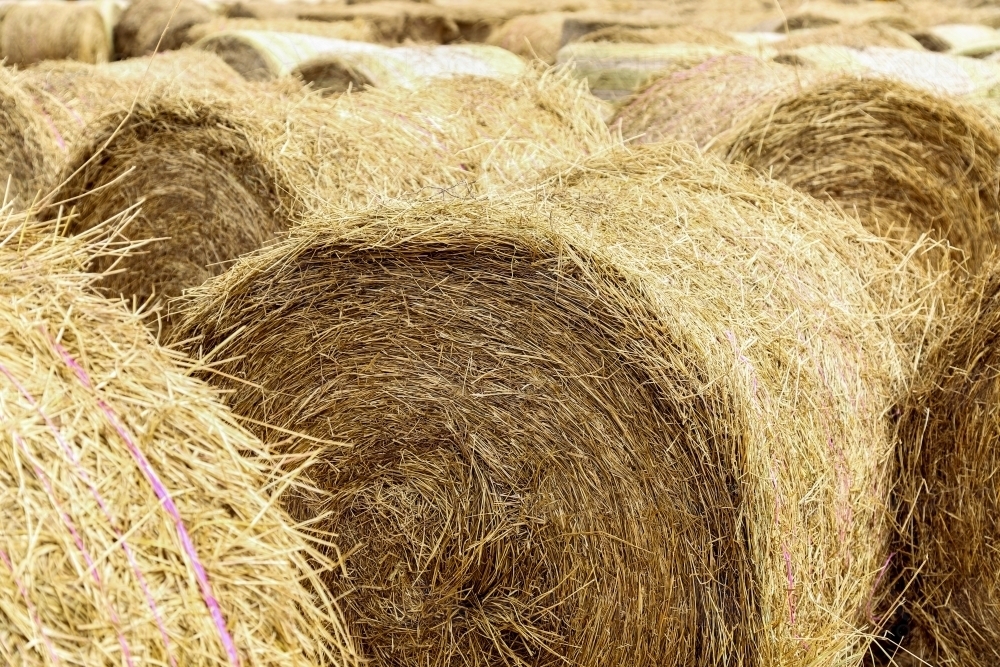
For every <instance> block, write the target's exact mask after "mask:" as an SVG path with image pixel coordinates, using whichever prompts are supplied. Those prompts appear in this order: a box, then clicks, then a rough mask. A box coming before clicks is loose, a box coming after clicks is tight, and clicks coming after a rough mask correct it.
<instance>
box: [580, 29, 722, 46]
mask: <svg viewBox="0 0 1000 667" xmlns="http://www.w3.org/2000/svg"><path fill="white" fill-rule="evenodd" d="M576 41H577V42H608V43H612V44H705V45H709V46H731V47H738V46H741V45H742V42H740V41H739V40H737V39H735V38H734V37H732V36H730V35H728V34H726V33H724V32H720V31H718V30H712V29H711V28H699V27H697V26H677V27H670V28H630V27H626V26H620V25H615V26H611V27H609V28H603V29H601V30H595V31H594V32H588V33H587V34H586V35H583V36H582V37H580V38H579V39H577V40H576Z"/></svg>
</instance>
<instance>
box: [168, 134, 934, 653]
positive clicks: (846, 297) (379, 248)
mask: <svg viewBox="0 0 1000 667" xmlns="http://www.w3.org/2000/svg"><path fill="white" fill-rule="evenodd" d="M900 261H901V260H900V258H898V257H897V256H895V255H894V254H893V253H892V252H891V251H890V250H889V248H888V246H887V245H886V244H885V243H884V242H883V241H880V240H879V239H877V238H876V237H873V236H872V235H870V234H869V233H867V232H865V231H864V230H863V229H862V228H861V227H860V225H858V223H857V222H856V221H853V220H851V219H849V218H844V217H837V216H834V215H832V214H831V213H830V212H829V211H828V210H826V209H825V208H824V207H822V206H820V205H818V204H817V203H816V202H815V201H814V200H812V199H810V198H807V197H804V196H801V195H798V194H796V193H794V192H793V191H792V190H790V189H788V188H786V187H785V186H783V185H781V184H780V183H777V182H775V181H769V180H768V181H766V180H763V179H757V178H755V177H753V176H752V175H751V174H749V173H748V172H745V171H740V170H736V169H732V170H730V169H726V168H724V166H723V165H721V164H719V163H717V162H715V161H708V160H704V159H702V158H701V157H700V156H698V155H696V154H694V153H693V152H691V151H688V150H687V149H684V148H683V147H682V146H679V145H669V144H661V145H659V146H657V147H645V148H644V149H641V150H638V151H636V152H635V153H634V154H631V155H623V154H616V155H609V156H605V157H602V158H598V159H595V160H593V161H591V162H587V163H585V164H584V165H583V166H582V167H581V168H580V169H579V170H578V171H571V172H567V173H564V174H562V175H561V176H560V177H559V178H557V179H554V180H553V181H552V182H551V183H549V184H548V185H546V186H545V187H540V188H537V189H535V190H534V191H532V192H526V193H523V194H518V195H511V194H505V195H503V196H500V195H496V196H494V197H491V198H484V199H456V198H453V197H447V198H438V199H436V200H433V201H426V202H413V201H410V202H407V203H406V204H405V205H388V206H384V207H376V208H374V209H370V210H366V211H361V212H359V213H357V214H354V215H346V216H345V215H341V214H326V215H324V214H317V215H316V217H315V218H313V219H311V220H307V221H305V222H304V223H303V224H302V225H300V226H297V227H295V228H294V229H292V230H291V231H290V232H289V236H288V237H287V238H286V239H284V240H282V241H281V242H279V243H278V244H276V245H275V246H273V247H271V248H269V249H267V250H264V251H262V252H259V253H256V254H254V255H252V256H248V257H244V258H243V259H241V260H240V261H239V262H238V263H237V264H236V265H235V266H234V267H233V268H232V269H231V270H230V271H228V272H227V273H225V274H223V275H222V276H220V277H218V278H216V279H213V280H211V281H209V282H208V283H206V284H205V285H203V286H201V287H199V288H197V289H196V290H193V291H192V292H191V293H189V296H188V298H189V301H188V303H187V306H186V313H185V316H184V319H183V322H182V323H181V324H180V325H179V326H178V328H177V329H175V336H176V339H177V340H184V341H186V342H185V343H184V345H185V346H186V347H188V348H189V349H191V350H192V351H195V352H199V351H200V353H202V354H207V355H209V356H210V357H211V359H212V364H213V370H212V371H211V372H206V376H211V378H212V381H213V382H216V383H218V384H219V385H220V387H223V388H224V389H225V390H226V392H227V393H226V395H227V397H228V400H229V402H230V405H231V406H232V407H233V409H234V411H235V412H236V413H237V414H240V415H244V416H246V417H249V418H250V419H252V420H254V421H253V423H254V424H260V425H261V426H260V427H259V428H258V433H259V434H260V435H261V437H262V438H263V439H264V440H265V442H274V443H276V445H277V443H279V442H280V443H281V444H280V445H277V446H280V447H281V448H282V451H287V452H300V451H301V452H304V451H309V452H313V453H317V445H316V443H315V441H314V440H312V439H310V440H305V439H302V438H300V437H298V438H297V437H291V438H289V437H288V436H287V430H284V429H290V430H294V431H296V432H300V433H303V434H306V435H308V436H310V437H311V438H314V439H335V440H337V441H343V442H346V443H348V444H349V445H350V447H325V448H322V449H321V450H320V451H319V452H318V455H319V456H320V457H321V459H322V460H323V462H324V464H325V465H324V466H323V467H322V468H320V467H315V468H313V469H312V476H311V477H310V479H311V481H312V483H313V485H314V487H315V489H314V490H312V491H310V492H302V493H292V494H289V496H287V497H286V503H287V506H288V507H289V509H290V511H291V512H292V515H293V516H294V517H296V518H298V519H306V518H314V517H318V516H323V517H324V518H323V519H322V522H321V523H318V524H317V529H321V530H323V531H324V532H326V531H329V532H330V533H333V534H336V535H337V536H338V539H339V540H340V542H341V547H342V548H344V549H347V550H348V551H345V553H350V555H349V556H347V557H346V558H345V561H344V567H345V572H346V578H344V577H343V575H338V576H331V577H330V578H328V582H329V585H330V587H331V591H332V593H333V594H339V593H340V592H341V591H344V592H346V591H347V590H351V591H353V593H352V594H351V595H350V596H348V597H347V598H345V600H344V602H343V608H344V613H345V617H346V620H347V622H348V626H349V628H350V631H351V634H352V636H353V637H354V638H355V639H356V640H357V641H358V642H359V648H360V649H361V652H362V654H363V655H364V656H365V657H367V658H369V659H371V660H372V661H373V662H376V663H378V664H393V665H422V666H439V665H451V664H456V663H457V662H461V663H462V664H466V665H482V666H485V665H496V664H518V665H564V664H573V665H583V666H589V665H604V666H610V667H616V666H619V665H621V666H625V665H630V666H631V665H636V664H656V665H665V666H671V665H723V664H741V665H776V664H781V665H790V666H801V665H816V666H818V665H829V664H849V663H852V662H853V661H856V660H857V659H858V657H859V656H860V654H861V652H862V651H863V650H864V647H865V645H866V642H867V640H866V639H865V637H866V634H865V632H866V628H867V627H868V622H869V621H868V619H867V617H866V609H867V603H868V601H869V600H870V595H871V594H872V591H873V587H874V584H875V582H876V580H877V578H878V576H879V572H880V568H882V566H883V564H884V561H885V559H886V556H887V553H888V551H887V549H888V540H889V533H890V531H889V526H890V522H891V516H890V515H889V511H888V507H887V506H886V504H887V499H888V490H889V488H890V485H891V480H890V477H889V472H890V467H891V466H890V464H889V459H890V458H891V454H892V450H893V439H892V433H891V431H892V429H891V425H890V424H889V422H888V419H887V418H886V417H885V411H886V409H887V408H888V407H889V406H890V405H891V404H892V402H893V401H894V400H895V398H896V395H897V391H898V390H899V387H900V383H901V382H902V381H903V379H904V378H905V375H906V371H907V370H908V368H909V366H910V364H912V360H911V356H912V354H913V351H912V350H911V347H910V343H909V335H910V334H909V333H906V332H908V331H910V329H911V327H912V325H914V324H918V327H917V328H919V323H915V322H911V321H909V315H907V316H901V317H900V319H899V320H898V321H897V320H896V318H895V316H893V315H890V314H889V313H897V312H903V311H905V312H907V313H911V312H914V311H915V310H919V308H918V307H917V306H916V305H914V304H915V303H916V300H915V296H914V295H915V292H914V291H913V290H914V288H915V287H916V286H917V285H918V281H917V274H911V273H909V272H908V271H907V270H905V269H901V268H900V266H901V264H900ZM904 337H905V340H904ZM223 360H224V361H223ZM264 424H268V425H270V426H265V425H264Z"/></svg>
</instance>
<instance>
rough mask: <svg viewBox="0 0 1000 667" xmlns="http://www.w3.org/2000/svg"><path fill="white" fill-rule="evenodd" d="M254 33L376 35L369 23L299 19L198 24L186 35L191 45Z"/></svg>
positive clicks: (329, 36) (371, 38)
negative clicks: (232, 34) (234, 33)
mask: <svg viewBox="0 0 1000 667" xmlns="http://www.w3.org/2000/svg"><path fill="white" fill-rule="evenodd" d="M243 30H253V31H255V32H291V33H298V34H302V35H315V36H316V37H326V38H327V39H347V40H352V41H355V42H374V41H376V35H375V31H374V29H373V28H372V26H371V25H370V24H369V23H366V22H365V21H363V20H360V19H356V20H354V21H300V20H298V19H271V20H262V19H250V18H217V19H213V20H211V21H209V22H207V23H199V24H198V25H196V26H194V27H192V28H191V30H189V31H188V36H189V38H190V39H191V41H192V42H197V41H198V40H200V39H204V38H205V37H208V36H209V35H214V34H216V33H220V32H232V31H243Z"/></svg>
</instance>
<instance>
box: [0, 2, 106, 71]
mask: <svg viewBox="0 0 1000 667" xmlns="http://www.w3.org/2000/svg"><path fill="white" fill-rule="evenodd" d="M110 56H111V43H110V41H109V40H108V32H107V29H106V28H105V25H104V19H103V18H102V17H101V13H100V12H99V11H98V10H97V8H96V7H94V6H93V5H84V4H82V3H81V4H77V3H71V2H43V3H39V4H27V3H26V4H18V5H15V6H13V7H10V8H8V9H7V10H5V11H4V13H3V21H2V23H0V57H2V58H6V60H7V62H6V63H5V64H7V65H30V64H32V63H37V62H39V61H42V60H78V61H80V62H85V63H103V62H107V61H108V59H109V58H110Z"/></svg>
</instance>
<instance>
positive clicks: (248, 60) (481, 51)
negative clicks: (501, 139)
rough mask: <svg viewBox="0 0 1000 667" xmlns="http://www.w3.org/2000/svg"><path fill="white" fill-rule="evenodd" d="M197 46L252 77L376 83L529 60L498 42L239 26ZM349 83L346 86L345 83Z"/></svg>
mask: <svg viewBox="0 0 1000 667" xmlns="http://www.w3.org/2000/svg"><path fill="white" fill-rule="evenodd" d="M197 48H199V49H201V50H204V51H208V52H210V53H215V54H217V55H218V56H219V57H220V58H222V59H223V60H225V61H226V62H227V63H229V65H230V66H232V67H233V69H235V70H236V71H237V72H239V73H240V74H242V75H243V77H244V78H245V79H247V80H248V81H267V80H270V79H274V78H277V77H280V76H284V75H288V74H296V75H298V76H300V77H303V78H304V79H305V81H306V82H312V81H319V82H322V81H323V80H324V79H326V80H333V81H339V80H343V81H348V82H353V83H354V84H355V85H370V86H376V87H384V86H393V85H395V86H403V87H408V88H413V87H416V86H417V85H419V84H420V82H421V81H422V80H425V79H428V78H434V77H448V76H455V75H462V74H468V75H474V76H485V77H492V78H504V77H513V76H516V75H518V74H521V73H522V72H523V71H524V63H523V62H522V61H521V60H520V59H519V58H517V57H516V56H515V55H513V54H512V53H510V52H508V51H506V50H504V49H501V48H497V47H494V46H485V45H481V44H465V45H456V46H424V47H422V46H411V47H404V46H401V47H395V48H390V47H385V46H379V45H376V44H365V43H362V42H354V41H348V40H342V39H326V38H323V37H316V36H314V35H303V34H296V33H275V32H255V31H252V30H247V31H234V32H221V33H217V34H214V35H209V36H208V37H206V38H204V39H203V40H201V41H199V42H198V44H197ZM344 88H346V86H344Z"/></svg>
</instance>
